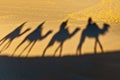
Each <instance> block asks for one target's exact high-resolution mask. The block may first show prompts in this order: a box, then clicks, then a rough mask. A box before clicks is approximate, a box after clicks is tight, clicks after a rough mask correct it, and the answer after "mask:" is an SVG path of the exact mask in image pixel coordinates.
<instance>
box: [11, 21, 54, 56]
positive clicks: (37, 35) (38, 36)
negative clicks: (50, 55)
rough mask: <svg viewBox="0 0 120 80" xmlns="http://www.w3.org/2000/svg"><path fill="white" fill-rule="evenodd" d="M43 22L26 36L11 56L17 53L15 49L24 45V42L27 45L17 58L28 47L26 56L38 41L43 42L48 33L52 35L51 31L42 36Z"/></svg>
mask: <svg viewBox="0 0 120 80" xmlns="http://www.w3.org/2000/svg"><path fill="white" fill-rule="evenodd" d="M44 23H45V22H43V23H41V24H40V25H39V26H38V27H37V28H36V29H35V30H34V31H32V32H31V33H30V34H28V35H27V36H26V37H25V39H24V40H23V41H22V42H21V43H20V44H19V45H18V46H17V47H16V48H15V51H14V52H13V54H12V56H13V55H14V54H15V52H16V51H17V49H18V48H19V47H20V46H21V45H22V44H24V43H25V42H26V41H29V44H28V45H27V46H26V47H25V48H24V49H23V50H22V52H21V53H20V54H19V56H21V55H22V53H23V52H24V51H25V50H26V49H27V48H28V47H29V46H30V45H31V46H30V48H29V50H28V52H27V55H26V56H28V54H29V53H30V51H31V49H32V48H33V46H34V45H35V43H36V42H37V41H38V40H43V39H44V38H46V37H47V36H48V35H49V34H50V33H52V31H51V30H50V31H48V32H47V33H46V34H45V35H42V29H43V28H42V26H43V24H44Z"/></svg>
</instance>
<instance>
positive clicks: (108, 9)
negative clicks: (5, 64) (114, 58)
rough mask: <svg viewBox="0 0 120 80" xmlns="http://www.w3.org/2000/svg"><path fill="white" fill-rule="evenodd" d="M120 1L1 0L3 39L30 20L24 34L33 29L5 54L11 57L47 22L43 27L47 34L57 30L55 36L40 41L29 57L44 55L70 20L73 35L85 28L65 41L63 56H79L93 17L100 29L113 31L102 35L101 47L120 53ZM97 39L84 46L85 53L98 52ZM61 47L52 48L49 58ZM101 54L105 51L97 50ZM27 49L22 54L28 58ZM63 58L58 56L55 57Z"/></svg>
mask: <svg viewBox="0 0 120 80" xmlns="http://www.w3.org/2000/svg"><path fill="white" fill-rule="evenodd" d="M119 7H120V2H119V0H93V1H91V0H84V1H83V0H79V1H78V0H77V1H75V0H63V1H57V0H53V1H50V0H36V1H33V0H30V1H29V2H28V1H27V0H25V1H17V2H16V1H15V0H11V1H8V0H1V2H0V9H1V10H0V18H1V19H0V26H1V29H0V39H2V38H3V37H4V36H6V35H7V34H9V33H10V32H11V31H13V30H14V29H15V28H17V27H18V26H19V25H20V24H22V23H23V22H25V21H27V23H26V24H25V26H24V28H23V29H22V31H21V32H23V31H24V30H26V29H27V28H31V30H30V31H29V32H27V33H26V34H24V35H22V36H21V37H19V38H16V39H15V40H14V41H13V42H12V44H11V45H10V47H9V48H8V49H6V50H5V51H3V52H2V53H1V55H9V56H11V55H12V53H13V52H14V50H15V48H16V47H17V46H18V45H19V43H21V41H22V40H23V39H24V38H25V37H26V36H27V35H28V34H29V33H30V32H32V31H33V30H34V29H35V28H36V27H37V26H38V25H39V24H40V23H42V22H43V21H46V23H45V24H44V25H43V32H42V34H43V35H44V34H45V33H46V32H48V31H49V30H53V32H52V34H50V35H49V36H48V37H46V38H45V39H44V40H42V41H37V42H36V44H35V45H34V47H33V48H32V50H31V52H30V53H29V55H28V56H41V55H42V53H43V51H44V49H45V47H46V46H47V45H48V43H49V41H50V39H51V38H52V37H53V35H54V34H55V33H56V32H57V31H58V30H59V27H60V24H61V23H62V22H63V21H65V20H67V19H69V21H68V25H67V27H68V28H69V32H73V31H74V29H75V28H77V27H79V28H81V29H80V31H79V32H78V33H77V34H76V35H74V36H73V37H72V38H71V39H69V40H67V41H65V43H64V45H63V52H62V55H76V48H77V46H78V43H79V40H80V37H81V32H82V30H83V29H84V28H85V27H86V25H87V21H88V18H89V17H92V19H93V21H94V22H96V23H97V24H98V25H99V27H100V28H102V26H103V24H104V23H107V24H109V25H110V29H109V31H108V32H107V33H106V34H105V35H103V36H100V41H101V44H102V45H103V49H104V51H113V50H120V48H119V46H120V42H119V41H120V37H119V35H120V23H119V22H120V14H119V13H120V9H119ZM94 41H95V39H94V38H93V39H89V38H87V39H86V41H85V43H84V44H83V47H82V54H85V53H87V52H94V48H93V47H94ZM27 44H28V42H25V43H24V45H22V46H21V47H20V48H19V50H18V51H17V52H16V54H15V55H14V56H18V55H19V54H20V52H21V51H22V50H23V49H24V47H25V46H26V45H27ZM58 45H59V44H58V43H57V42H56V43H55V44H54V45H53V46H52V47H50V48H49V49H48V50H47V52H46V54H45V55H46V56H48V55H50V56H52V55H53V53H54V51H55V48H56V47H57V46H58ZM2 47H3V46H0V49H1V48H2ZM97 52H101V50H100V48H99V47H97ZM26 54H27V50H26V51H25V52H24V53H23V54H22V55H21V56H26ZM58 55H59V51H58V53H56V55H55V56H58Z"/></svg>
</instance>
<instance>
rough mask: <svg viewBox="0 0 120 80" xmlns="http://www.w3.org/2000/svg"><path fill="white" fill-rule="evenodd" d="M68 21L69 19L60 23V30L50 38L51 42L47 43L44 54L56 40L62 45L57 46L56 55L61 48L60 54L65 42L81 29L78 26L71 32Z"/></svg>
mask: <svg viewBox="0 0 120 80" xmlns="http://www.w3.org/2000/svg"><path fill="white" fill-rule="evenodd" d="M67 23H68V20H66V21H64V22H62V24H61V25H60V29H59V31H58V32H57V33H56V34H55V35H54V36H53V37H52V39H51V40H50V42H49V44H48V45H47V47H46V48H45V49H44V51H43V54H42V56H44V55H45V52H46V50H47V49H48V48H49V47H51V46H52V45H53V44H54V43H55V42H59V43H60V45H59V46H58V47H57V48H56V50H55V52H54V55H53V56H55V54H56V52H57V51H58V50H59V49H60V53H59V54H60V56H61V53H62V48H63V43H64V42H65V41H66V40H67V39H70V38H71V37H73V36H74V35H75V34H76V33H77V32H78V31H79V30H80V29H79V28H76V29H75V30H74V31H73V32H72V33H69V30H68V28H66V26H67Z"/></svg>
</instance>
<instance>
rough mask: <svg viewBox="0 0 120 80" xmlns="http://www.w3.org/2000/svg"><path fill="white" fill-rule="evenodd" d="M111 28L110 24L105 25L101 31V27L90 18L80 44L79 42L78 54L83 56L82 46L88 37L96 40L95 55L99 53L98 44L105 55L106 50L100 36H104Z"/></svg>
mask: <svg viewBox="0 0 120 80" xmlns="http://www.w3.org/2000/svg"><path fill="white" fill-rule="evenodd" d="M109 27H110V25H109V24H107V23H104V24H103V28H102V29H100V28H99V26H98V25H97V24H96V23H95V22H94V23H93V22H92V18H89V19H88V24H87V26H86V28H85V29H84V30H83V31H82V35H81V38H80V42H79V44H78V47H77V50H76V54H77V55H81V50H82V45H83V43H84V42H85V38H86V37H88V38H95V46H94V53H95V54H96V52H97V43H98V44H99V46H100V49H101V52H102V53H103V52H104V50H103V47H102V44H101V42H100V40H99V35H104V34H105V33H106V32H107V31H108V28H109Z"/></svg>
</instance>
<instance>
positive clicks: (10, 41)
mask: <svg viewBox="0 0 120 80" xmlns="http://www.w3.org/2000/svg"><path fill="white" fill-rule="evenodd" d="M11 43H12V40H9V41H8V42H7V43H6V44H5V45H4V46H3V47H2V49H1V50H0V53H1V52H3V51H4V50H6V49H7V48H8V47H9V46H10V45H11Z"/></svg>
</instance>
